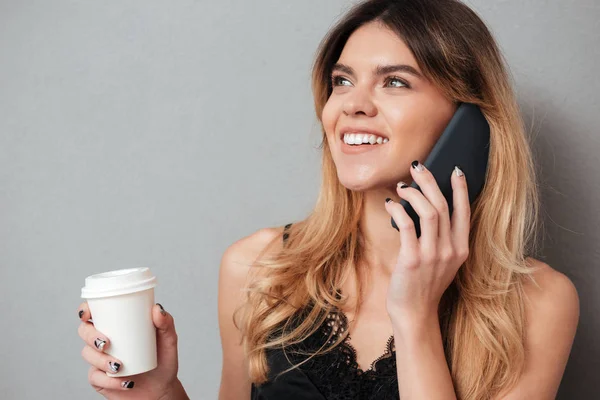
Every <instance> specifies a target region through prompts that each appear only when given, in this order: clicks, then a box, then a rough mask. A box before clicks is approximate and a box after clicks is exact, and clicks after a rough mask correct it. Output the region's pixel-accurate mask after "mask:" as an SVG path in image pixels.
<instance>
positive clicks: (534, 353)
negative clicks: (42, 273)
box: [80, 0, 579, 400]
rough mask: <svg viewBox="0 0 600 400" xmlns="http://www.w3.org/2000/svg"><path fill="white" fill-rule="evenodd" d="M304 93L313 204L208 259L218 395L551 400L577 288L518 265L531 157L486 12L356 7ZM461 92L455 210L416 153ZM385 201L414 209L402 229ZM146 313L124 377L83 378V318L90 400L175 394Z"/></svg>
mask: <svg viewBox="0 0 600 400" xmlns="http://www.w3.org/2000/svg"><path fill="white" fill-rule="evenodd" d="M313 92H314V99H315V108H316V114H317V117H318V119H319V121H320V122H321V124H322V132H323V143H322V151H323V154H322V157H323V158H322V185H321V190H320V193H319V197H318V200H317V203H316V206H315V208H314V210H313V212H312V213H311V214H310V215H309V216H308V217H307V218H305V219H304V220H302V221H297V222H295V223H293V224H287V225H286V226H285V227H283V228H264V229H261V230H259V231H257V232H255V233H253V234H252V235H250V236H248V237H245V238H243V239H240V240H239V241H237V242H235V243H234V244H232V245H231V246H230V247H229V248H228V249H227V251H226V252H225V254H224V255H223V258H222V262H221V269H220V281H219V300H218V301H219V323H220V330H221V340H222V346H223V370H222V380H221V387H220V394H219V399H220V400H238V399H256V400H258V399H261V400H275V399H277V400H279V399H286V400H293V399H323V400H324V399H327V400H332V399H336V400H338V399H339V400H341V399H398V398H401V399H402V400H408V399H411V400H414V399H427V400H432V399H444V400H446V399H455V398H456V399H470V400H481V399H536V400H537V399H539V400H541V399H553V398H554V397H555V395H556V392H557V389H558V386H559V383H560V380H561V377H562V374H563V371H564V368H565V365H566V362H567V359H568V356H569V352H570V349H571V345H572V342H573V338H574V335H575V330H576V327H577V323H578V318H579V302H578V296H577V291H576V289H575V288H574V286H573V284H572V283H571V281H570V280H569V279H568V278H567V277H566V276H565V275H563V274H561V273H559V272H557V271H555V270H554V269H552V268H551V267H550V266H548V265H547V264H545V263H543V262H541V261H539V260H537V259H535V258H532V255H533V253H534V250H535V243H536V236H535V233H536V231H537V226H538V224H537V221H538V219H537V218H538V193H537V188H536V177H535V174H534V165H533V162H532V156H531V152H530V148H529V145H528V141H527V138H526V134H525V130H524V127H523V122H522V119H521V116H520V114H519V109H518V106H517V103H516V100H515V96H514V93H513V89H512V82H511V81H510V76H509V74H508V71H507V68H506V65H505V64H504V61H503V58H502V55H501V53H500V51H499V49H498V47H497V44H496V43H495V41H494V39H493V37H492V35H491V34H490V32H489V30H488V29H487V28H486V26H485V24H484V23H483V22H482V21H481V19H480V18H479V17H478V16H477V15H476V14H475V13H474V12H473V11H472V10H471V9H469V8H468V7H467V6H465V5H464V4H462V3H461V2H459V1H458V0H370V1H364V2H362V3H359V4H357V5H355V6H354V7H353V8H352V9H351V10H350V11H349V12H348V13H347V14H346V15H345V16H344V17H343V18H342V19H341V20H340V22H339V23H338V24H337V25H336V26H334V27H333V28H332V29H331V31H330V32H329V33H328V34H327V36H326V37H325V39H324V40H323V42H322V43H321V46H320V48H319V51H318V54H317V57H316V61H315V64H314V69H313ZM461 102H466V103H473V104H476V105H478V106H479V107H480V108H481V110H482V111H483V113H484V115H485V117H486V119H487V120H488V122H489V125H490V128H491V138H490V140H491V143H490V156H489V166H488V172H487V177H486V183H485V186H484V188H483V191H482V193H481V194H480V196H479V197H478V199H477V200H476V201H475V203H474V204H473V205H472V206H471V205H469V201H468V194H467V181H466V179H465V175H464V173H463V172H462V171H461V170H460V168H458V167H457V168H455V169H454V171H449V174H450V173H451V178H450V179H451V183H452V188H453V204H454V210H453V212H452V215H450V213H449V212H448V206H447V203H446V201H445V199H444V197H443V196H442V194H441V192H440V190H439V188H438V186H437V184H436V182H435V180H434V179H433V177H432V175H431V174H430V172H429V171H428V170H427V168H425V167H424V166H423V165H422V164H421V161H423V160H424V159H425V158H426V156H427V154H428V152H429V151H430V150H431V148H432V146H433V145H434V143H435V142H436V140H437V138H438V137H439V135H440V134H441V132H442V131H443V129H444V128H445V126H446V125H447V123H448V121H449V120H450V119H451V117H452V116H453V114H454V111H455V110H456V108H457V105H458V104H459V103H461ZM348 142H349V143H350V144H349V143H348ZM353 143H359V144H353ZM412 181H415V182H416V183H417V184H418V185H419V187H420V188H421V189H422V193H421V192H419V191H418V190H415V189H413V188H411V187H407V185H409V184H410V183H411V182H412ZM400 199H405V200H406V201H408V202H409V203H410V204H411V205H412V206H413V208H414V209H415V211H416V212H417V213H418V214H419V217H420V222H421V231H422V233H421V236H420V237H419V238H417V236H416V234H415V227H414V224H413V222H412V220H411V219H410V218H409V217H408V215H407V214H406V212H405V211H404V209H403V207H402V206H401V205H400V204H399V203H398V202H399V200H400ZM390 217H393V218H394V220H395V221H396V222H397V224H398V226H399V232H398V231H396V230H395V229H393V228H392V227H391V225H390ZM161 308H162V307H161ZM81 310H82V314H81V315H80V317H81V318H82V319H83V320H84V321H87V319H88V318H89V317H90V315H89V311H88V310H87V308H86V307H85V305H83V306H82V307H81ZM159 310H160V309H159V307H158V306H157V307H156V309H155V310H154V317H155V324H156V325H157V327H158V328H159V330H158V332H159V336H158V340H159V368H158V369H157V370H155V371H152V372H149V373H147V374H142V375H140V376H138V377H136V379H137V381H136V383H135V385H136V386H135V389H134V390H130V389H127V388H126V386H127V385H129V383H124V382H121V381H120V380H118V379H116V378H108V377H106V375H105V374H104V373H103V372H102V371H105V370H108V368H109V365H108V362H109V361H115V360H112V359H111V358H110V357H109V356H106V355H105V354H103V352H102V349H98V348H96V347H95V346H94V342H95V341H96V339H98V338H101V339H103V340H107V338H105V337H102V335H101V333H99V332H97V331H95V330H94V328H93V325H91V324H90V323H89V322H83V323H82V328H81V330H80V334H81V336H82V337H83V338H84V339H85V340H86V342H87V343H88V346H86V348H84V353H83V356H84V358H85V359H86V360H88V362H90V363H91V364H92V368H91V369H90V375H89V376H90V383H91V384H92V385H93V386H94V387H96V389H97V390H99V391H100V392H101V393H103V394H104V395H105V396H106V397H107V398H119V399H134V398H144V399H157V398H162V399H179V398H187V396H186V395H185V391H184V390H183V388H182V386H181V384H180V383H179V381H178V380H177V340H176V338H177V336H176V334H175V331H174V326H173V320H172V318H171V316H170V315H169V314H165V315H161V313H160V312H159ZM113 365H114V364H113ZM121 385H124V386H125V389H121V390H130V391H125V392H123V391H119V389H120V388H121ZM136 391H137V396H142V397H133V396H135V395H134V393H135V392H136ZM113 393H114V397H111V396H113ZM144 396H146V397H144Z"/></svg>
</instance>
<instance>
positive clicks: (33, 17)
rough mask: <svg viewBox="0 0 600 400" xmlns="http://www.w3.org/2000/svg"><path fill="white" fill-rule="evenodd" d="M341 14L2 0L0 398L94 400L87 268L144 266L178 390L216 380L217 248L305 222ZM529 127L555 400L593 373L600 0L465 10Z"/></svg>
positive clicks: (584, 386)
mask: <svg viewBox="0 0 600 400" xmlns="http://www.w3.org/2000/svg"><path fill="white" fill-rule="evenodd" d="M349 4H350V3H348V2H347V1H345V0H335V1H333V0H329V1H322V0H310V1H308V0H303V1H294V2H292V1H288V2H282V1H276V0H261V1H258V2H256V1H252V2H251V1H243V0H236V1H234V0H220V1H212V2H209V1H191V0H185V1H168V2H167V1H156V0H151V1H148V0H143V1H142V0H140V1H129V0H128V1H112V2H106V1H67V0H54V1H43V0H38V1H33V0H19V1H17V0H14V1H9V0H2V1H0V221H1V223H0V268H1V269H0V273H1V275H0V302H1V305H2V317H1V321H2V333H1V335H2V336H1V337H2V340H1V341H0V355H1V356H2V362H1V363H0V393H2V398H3V399H40V398H44V399H48V398H51V399H58V398H64V397H65V396H67V397H68V398H78V399H93V398H98V397H99V396H98V395H97V394H95V392H94V391H93V389H92V388H91V387H89V386H88V384H87V365H86V364H85V363H84V362H83V360H82V359H81V357H80V350H81V348H82V346H83V343H82V342H81V341H80V339H79V337H78V336H77V332H76V331H77V326H78V324H79V321H78V318H77V314H76V307H77V305H78V304H79V303H80V298H79V295H80V291H79V290H80V287H81V285H82V284H83V280H84V278H85V277H86V276H87V275H89V274H92V273H97V272H101V271H106V270H110V269H117V268H126V267H132V266H149V267H151V268H152V270H153V271H154V272H155V273H156V274H157V276H158V278H159V282H160V283H159V287H158V288H157V301H160V302H161V303H162V304H163V305H164V306H165V307H166V308H167V309H168V310H169V311H170V312H171V313H172V314H173V315H174V316H175V319H176V326H177V329H178V332H179V337H180V345H181V348H180V358H181V361H180V379H181V380H182V382H183V383H184V385H185V386H186V388H187V390H188V393H189V394H190V396H191V397H192V398H194V399H211V398H215V397H216V394H217V388H218V382H219V378H220V368H221V360H220V345H219V336H218V328H217V314H216V303H217V301H216V298H217V285H216V282H217V271H218V265H219V260H220V257H221V254H222V252H223V251H224V249H225V248H226V247H227V246H228V245H229V244H230V243H232V242H233V241H235V240H236V239H238V238H240V237H242V236H245V235H247V234H249V233H251V232H253V231H255V230H256V229H258V228H260V227H264V226H274V225H281V224H284V223H287V222H289V221H293V220H295V219H298V218H302V217H303V216H304V215H305V214H306V213H307V212H308V211H309V210H310V208H311V206H312V205H313V202H314V200H315V196H316V191H317V188H318V182H319V179H318V171H319V158H318V151H317V150H316V149H315V146H316V144H317V143H318V138H319V136H318V129H317V125H316V122H315V119H314V117H313V110H312V97H311V93H310V86H309V73H310V64H311V61H312V57H313V54H314V51H315V49H316V46H317V44H318V42H319V40H320V39H321V37H322V36H323V35H324V34H325V32H326V31H327V29H328V28H329V26H330V25H331V24H332V23H333V21H334V20H335V19H336V17H337V16H339V15H340V13H342V12H343V11H344V10H345V9H346V8H347V7H348V6H349ZM471 4H472V5H473V6H474V8H475V9H476V10H477V11H479V12H480V13H481V14H482V15H483V16H484V18H485V19H486V20H487V21H488V22H489V25H490V26H491V28H492V30H493V31H494V32H495V34H496V35H497V38H498V40H499V42H500V44H501V46H502V47H503V49H504V51H505V54H506V56H507V58H508V60H509V62H510V64H511V67H512V70H513V73H514V75H515V78H516V81H517V84H518V95H519V100H520V102H521V104H522V105H523V112H524V114H525V117H526V118H527V121H528V122H529V124H530V125H532V127H533V130H535V132H537V139H536V140H535V150H536V154H537V155H538V157H539V166H540V170H541V171H542V177H541V188H542V193H543V197H544V205H545V214H544V215H545V221H546V227H545V229H546V235H545V236H546V242H545V247H544V251H543V259H544V260H545V261H546V262H548V263H549V264H550V265H552V266H553V267H555V268H556V269H558V270H561V271H563V272H565V273H566V274H567V275H568V276H570V277H571V278H572V279H573V281H574V282H575V284H576V285H577V287H578V289H579V293H580V298H581V322H580V327H579V331H578V334H577V338H576V342H575V345H574V350H573V353H572V356H571V359H570V362H569V365H568V369H567V372H566V375H565V378H564V380H563V384H562V387H561V391H560V396H559V398H561V399H574V398H589V397H588V395H589V394H590V393H592V392H593V391H594V390H596V389H595V387H596V381H595V379H594V378H596V376H595V375H597V371H598V369H599V367H600V365H599V361H598V360H600V348H599V346H600V342H599V341H598V340H597V339H596V338H597V337H598V334H597V332H598V330H599V328H600V316H599V313H598V306H599V303H600V299H599V296H600V295H599V294H598V290H597V289H598V288H599V287H600V285H599V281H600V271H599V270H598V268H597V266H598V263H599V260H600V251H599V250H598V246H597V243H598V242H600V229H599V228H598V227H599V226H600V216H599V213H598V212H597V210H596V207H595V206H596V204H597V202H598V199H599V198H600V179H599V178H598V172H597V171H598V163H597V155H598V154H599V153H600V139H599V136H598V135H597V129H598V128H597V126H598V124H599V123H600V120H599V117H598V109H599V107H598V97H599V96H598V92H600V83H599V82H600V80H599V79H598V77H597V75H596V73H595V72H596V70H597V67H595V65H596V64H598V63H600V54H599V50H598V43H600V37H599V32H600V31H599V30H598V29H597V28H595V26H596V25H595V22H596V20H598V19H599V18H600V7H599V5H598V3H597V2H596V1H595V0H578V1H576V2H573V1H572V2H556V1H549V0H537V1H533V0H529V1H525V2H524V1H522V0H505V1H498V2H495V1H485V0H477V1H474V2H472V3H471Z"/></svg>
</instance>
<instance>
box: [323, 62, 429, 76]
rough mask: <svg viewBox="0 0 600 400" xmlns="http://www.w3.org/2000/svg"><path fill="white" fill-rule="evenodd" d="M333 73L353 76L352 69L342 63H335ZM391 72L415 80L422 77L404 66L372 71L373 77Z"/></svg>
mask: <svg viewBox="0 0 600 400" xmlns="http://www.w3.org/2000/svg"><path fill="white" fill-rule="evenodd" d="M333 71H340V72H343V73H345V74H348V75H350V76H355V74H354V70H353V69H352V67H350V66H348V65H346V64H342V63H335V64H334V65H333V67H332V68H331V72H333ZM392 72H407V73H409V74H411V75H414V76H416V77H417V78H423V75H422V74H421V73H420V72H419V71H417V70H416V69H415V68H414V67H412V66H410V65H406V64H395V65H378V66H377V67H375V69H374V70H373V73H374V74H375V76H382V75H387V74H389V73H392Z"/></svg>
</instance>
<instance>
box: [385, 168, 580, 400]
mask: <svg viewBox="0 0 600 400" xmlns="http://www.w3.org/2000/svg"><path fill="white" fill-rule="evenodd" d="M411 175H412V177H413V179H414V180H415V182H416V183H417V184H418V185H419V187H420V188H421V190H422V193H421V192H420V191H418V190H417V189H414V188H412V187H408V186H406V185H402V182H400V183H399V184H398V189H397V192H398V195H399V196H400V197H401V198H403V199H405V200H406V201H408V202H409V203H410V204H411V206H412V207H413V208H414V209H415V211H416V212H417V214H418V215H419V219H420V223H421V237H420V238H417V237H416V234H415V227H414V223H413V222H412V220H411V219H410V217H409V216H408V214H407V213H406V211H405V210H404V208H403V207H402V206H401V205H400V204H399V203H397V202H394V201H390V199H387V200H386V209H387V211H388V212H389V213H390V215H391V216H392V217H393V218H394V221H395V222H396V225H397V226H398V228H399V231H400V241H401V246H400V253H399V255H398V262H397V265H396V268H395V269H394V272H393V273H392V277H391V280H390V285H389V288H388V295H387V309H388V314H389V315H390V319H391V321H392V325H393V329H394V338H395V345H396V361H397V362H396V365H397V371H398V387H399V390H400V398H401V399H402V400H418V399H427V400H434V399H443V400H448V399H456V394H455V391H454V387H453V384H452V379H451V375H450V371H449V369H448V365H447V362H446V358H445V355H444V349H443V344H442V335H441V330H440V326H439V319H438V305H439V302H440V299H441V296H442V294H443V293H444V291H445V290H446V289H447V288H448V286H449V285H450V283H451V282H452V280H453V279H454V277H455V275H456V273H457V271H458V269H459V268H460V266H461V265H462V264H463V263H464V262H465V260H466V259H467V257H468V249H469V228H470V212H471V210H470V204H469V198H468V191H467V184H466V179H464V174H462V171H460V170H458V169H456V170H455V172H454V173H452V177H451V182H452V190H453V208H454V211H453V213H452V218H451V219H450V217H449V212H448V204H447V202H446V199H445V198H444V196H443V195H442V193H441V191H440V190H439V187H438V185H437V183H436V181H435V178H434V177H433V175H431V173H430V172H429V171H428V170H427V169H426V168H425V167H424V166H423V165H422V164H420V163H418V162H417V161H415V162H413V163H412V168H411ZM543 265H544V266H545V268H544V267H543V268H540V270H539V271H538V272H537V274H538V276H536V280H537V281H538V283H539V284H540V287H541V289H538V288H536V287H535V286H533V285H528V286H527V287H526V288H525V291H526V295H527V299H529V301H528V302H527V303H526V304H527V305H526V318H527V325H526V338H525V340H526V342H525V351H526V366H525V371H524V372H523V374H522V375H521V377H520V379H519V381H518V383H517V385H516V386H515V387H514V388H512V389H511V390H510V391H509V392H508V393H503V394H502V395H501V396H500V397H498V399H502V400H520V399H535V400H545V399H553V398H554V396H555V395H556V391H557V390H558V385H559V383H560V380H561V377H562V374H563V372H564V368H565V365H566V362H567V359H568V357H569V353H570V350H571V345H572V343H573V338H574V335H575V330H576V328H577V322H578V319H579V300H578V296H577V291H576V290H575V287H574V286H573V284H572V283H571V281H570V280H569V279H568V278H567V277H566V276H564V275H562V274H560V273H558V272H557V271H554V270H553V269H551V268H550V267H548V266H547V265H545V264H543ZM540 266H542V263H540ZM539 278H541V279H539ZM540 281H541V282H540Z"/></svg>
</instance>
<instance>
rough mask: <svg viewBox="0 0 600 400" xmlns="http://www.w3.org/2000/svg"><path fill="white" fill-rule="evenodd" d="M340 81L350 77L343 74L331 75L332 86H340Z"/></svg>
mask: <svg viewBox="0 0 600 400" xmlns="http://www.w3.org/2000/svg"><path fill="white" fill-rule="evenodd" d="M340 81H348V79H346V78H344V77H343V76H341V75H332V76H331V86H334V87H335V86H340V85H339V82H340ZM348 82H349V81H348ZM342 86H344V85H342Z"/></svg>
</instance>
